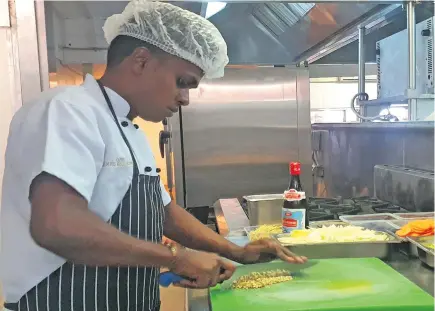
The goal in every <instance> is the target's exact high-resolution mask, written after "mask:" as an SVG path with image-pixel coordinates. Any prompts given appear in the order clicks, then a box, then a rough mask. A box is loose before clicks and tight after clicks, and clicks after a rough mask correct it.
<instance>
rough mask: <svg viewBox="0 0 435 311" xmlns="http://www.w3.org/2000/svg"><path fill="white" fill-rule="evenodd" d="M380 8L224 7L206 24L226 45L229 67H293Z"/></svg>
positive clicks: (345, 5)
mask: <svg viewBox="0 0 435 311" xmlns="http://www.w3.org/2000/svg"><path fill="white" fill-rule="evenodd" d="M380 6H381V5H379V4H374V3H363V4H361V3H340V4H338V3H316V4H314V3H279V2H264V3H228V4H227V5H226V7H225V8H224V9H223V10H222V11H220V12H219V13H217V14H215V15H214V16H212V17H211V18H210V21H211V22H212V23H213V24H215V25H216V27H217V28H218V29H219V30H220V32H221V33H222V35H223V36H224V38H225V40H226V41H227V43H228V49H229V57H230V63H231V64H241V63H242V64H273V65H280V64H293V63H294V62H295V60H296V59H297V57H298V56H299V55H300V54H302V53H303V52H305V51H307V50H308V49H310V48H312V47H313V46H315V45H316V44H318V43H320V42H322V41H323V40H325V39H326V38H328V37H330V36H331V35H333V34H334V33H336V32H337V31H339V30H340V29H342V28H344V27H346V26H347V25H348V24H350V23H352V22H354V21H355V20H358V19H359V18H362V17H363V16H365V15H368V14H370V13H372V12H373V10H375V9H377V8H378V7H380Z"/></svg>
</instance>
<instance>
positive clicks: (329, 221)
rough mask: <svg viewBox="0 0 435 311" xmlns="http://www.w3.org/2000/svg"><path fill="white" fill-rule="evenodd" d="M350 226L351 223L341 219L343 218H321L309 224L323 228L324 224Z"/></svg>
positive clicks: (313, 227)
mask: <svg viewBox="0 0 435 311" xmlns="http://www.w3.org/2000/svg"><path fill="white" fill-rule="evenodd" d="M332 225H335V226H349V223H347V222H344V221H341V220H320V221H312V222H310V224H309V226H308V227H309V228H311V229H316V228H321V227H323V226H332Z"/></svg>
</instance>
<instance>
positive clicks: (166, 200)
mask: <svg viewBox="0 0 435 311" xmlns="http://www.w3.org/2000/svg"><path fill="white" fill-rule="evenodd" d="M160 188H161V189H162V200H163V205H164V206H168V205H169V203H171V201H172V199H171V196H170V195H169V193H168V191H166V188H165V186H164V185H163V183H162V182H161V181H160Z"/></svg>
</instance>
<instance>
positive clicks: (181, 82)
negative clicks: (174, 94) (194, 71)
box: [177, 78, 189, 89]
mask: <svg viewBox="0 0 435 311" xmlns="http://www.w3.org/2000/svg"><path fill="white" fill-rule="evenodd" d="M177 87H178V88H179V89H187V88H189V84H188V83H187V82H186V81H184V79H182V78H178V79H177Z"/></svg>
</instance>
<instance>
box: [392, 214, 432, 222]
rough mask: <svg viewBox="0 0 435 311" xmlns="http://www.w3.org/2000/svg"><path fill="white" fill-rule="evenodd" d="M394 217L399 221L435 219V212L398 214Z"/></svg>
mask: <svg viewBox="0 0 435 311" xmlns="http://www.w3.org/2000/svg"><path fill="white" fill-rule="evenodd" d="M394 215H395V216H396V217H397V218H398V219H408V220H417V219H428V218H434V217H435V212H420V213H397V214H394Z"/></svg>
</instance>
